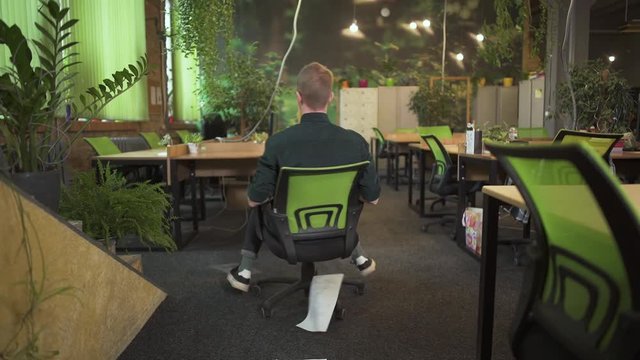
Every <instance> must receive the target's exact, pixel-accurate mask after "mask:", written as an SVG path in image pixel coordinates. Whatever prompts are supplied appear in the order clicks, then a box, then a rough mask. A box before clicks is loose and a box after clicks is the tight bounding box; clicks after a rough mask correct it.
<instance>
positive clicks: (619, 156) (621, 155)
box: [611, 151, 640, 160]
mask: <svg viewBox="0 0 640 360" xmlns="http://www.w3.org/2000/svg"><path fill="white" fill-rule="evenodd" d="M611 159H613V160H638V159H640V151H623V152H617V153H614V152H611Z"/></svg>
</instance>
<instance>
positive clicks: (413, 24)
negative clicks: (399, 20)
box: [409, 21, 418, 30]
mask: <svg viewBox="0 0 640 360" xmlns="http://www.w3.org/2000/svg"><path fill="white" fill-rule="evenodd" d="M409 28H410V29H411V30H415V29H417V28H418V23H416V22H415V21H412V22H410V23H409Z"/></svg>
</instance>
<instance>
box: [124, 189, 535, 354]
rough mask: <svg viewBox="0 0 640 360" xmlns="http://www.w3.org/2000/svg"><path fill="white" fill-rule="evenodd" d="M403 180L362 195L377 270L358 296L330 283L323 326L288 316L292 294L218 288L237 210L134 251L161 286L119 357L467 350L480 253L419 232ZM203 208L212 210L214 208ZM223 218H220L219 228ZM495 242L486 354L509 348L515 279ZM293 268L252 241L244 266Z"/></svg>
mask: <svg viewBox="0 0 640 360" xmlns="http://www.w3.org/2000/svg"><path fill="white" fill-rule="evenodd" d="M406 201H407V200H406V186H405V187H404V191H402V189H401V191H399V192H395V191H393V190H391V189H390V188H388V187H384V189H383V196H382V200H381V202H380V204H379V205H378V206H367V207H366V208H365V210H364V212H363V215H362V217H361V220H360V224H359V233H360V238H361V241H362V244H363V246H364V247H365V250H366V251H367V252H368V253H369V255H370V256H371V257H373V258H375V260H376V262H377V264H378V266H377V268H378V269H377V271H376V272H375V273H373V274H372V275H371V276H369V277H367V278H366V282H367V288H366V292H365V294H364V295H363V296H360V295H357V294H355V292H353V291H350V289H349V288H346V287H344V288H343V289H342V291H341V295H340V297H341V301H342V303H343V304H344V306H345V307H346V308H347V313H346V318H345V319H344V320H342V321H335V320H332V322H331V324H330V326H329V330H328V332H326V333H309V332H306V331H304V330H302V329H299V328H297V327H296V324H297V323H299V322H300V321H302V320H303V319H304V317H305V316H306V309H307V305H306V299H305V298H304V295H303V294H302V293H299V294H297V295H295V296H293V297H291V298H289V299H286V300H285V301H284V303H282V304H281V305H280V306H278V307H277V308H276V310H275V312H274V315H273V317H272V318H271V319H268V320H266V319H263V318H262V316H261V314H260V312H259V311H258V304H259V302H260V300H261V298H262V297H263V296H264V295H268V294H271V293H273V292H274V291H275V290H276V289H279V287H278V286H277V285H273V286H270V287H266V288H264V289H263V294H262V295H260V296H258V295H256V294H252V293H249V294H241V293H238V292H236V291H235V290H232V289H230V288H229V286H228V285H227V283H226V280H225V271H227V270H228V269H229V268H230V267H232V266H234V265H235V264H236V263H237V262H238V260H239V250H240V247H241V239H242V231H233V230H234V229H236V228H238V227H240V226H241V225H242V223H243V222H244V220H245V213H244V212H243V211H230V210H224V211H222V212H220V213H219V214H217V215H216V214H215V212H216V210H217V209H216V206H218V207H219V206H220V205H219V204H215V203H210V206H211V209H210V210H209V215H210V216H209V218H208V219H207V221H206V222H204V223H203V224H202V225H201V231H200V233H199V234H198V236H197V237H196V238H195V239H194V240H192V241H191V243H190V244H189V245H188V246H187V247H186V248H185V249H183V250H181V251H179V252H175V253H172V254H168V253H162V252H153V253H145V254H144V255H143V266H144V272H145V274H146V275H147V276H148V277H149V278H150V279H151V280H153V281H154V282H155V283H156V284H158V285H159V286H160V287H162V288H163V289H164V290H165V291H166V292H167V293H168V294H169V296H168V297H167V299H166V300H165V301H164V302H163V303H162V304H161V305H160V307H159V308H158V309H157V311H156V312H155V313H154V314H153V316H152V317H151V319H150V320H149V321H148V323H147V324H146V325H145V326H144V328H143V329H142V331H141V332H140V333H139V334H138V335H137V337H136V338H135V339H134V341H133V342H132V343H131V344H130V346H129V347H128V348H127V349H126V350H125V351H124V353H123V354H122V355H121V357H120V359H123V360H126V359H230V360H231V359H256V360H257V359H269V360H273V359H280V360H286V359H354V360H355V359H473V358H474V355H475V336H476V317H477V306H478V284H479V272H480V263H479V262H478V261H476V260H474V259H473V258H471V257H470V256H469V255H467V254H466V253H464V252H463V251H462V250H461V249H460V248H458V246H457V245H456V244H455V243H453V242H452V241H451V240H449V237H448V234H449V232H450V228H449V227H440V226H434V227H433V228H432V230H430V233H429V234H425V233H423V232H421V231H420V226H421V224H422V223H424V222H425V221H427V220H425V219H420V218H419V217H418V216H417V214H415V213H414V212H413V211H411V210H410V209H409V208H408V207H407V205H406ZM214 215H215V216H214ZM223 228H224V229H223ZM512 255H513V254H512V252H511V249H510V248H509V247H500V249H499V258H498V261H499V263H498V278H497V285H496V288H497V291H496V317H495V327H494V356H493V358H494V359H511V358H512V357H511V354H510V351H509V346H508V340H507V339H508V329H509V326H510V323H511V319H512V316H513V312H514V309H515V306H516V302H517V299H518V295H519V292H520V287H521V281H522V272H523V268H522V267H516V266H515V265H513V262H512ZM336 272H342V273H344V274H345V276H346V277H353V278H358V277H359V274H358V273H357V270H356V268H355V267H354V266H353V265H352V264H350V263H349V261H348V260H341V261H331V262H327V263H323V264H321V265H320V266H319V273H336ZM297 274H298V268H297V267H295V266H291V265H288V264H287V263H286V262H285V261H283V260H280V259H278V258H276V257H275V256H273V255H272V254H270V253H269V251H268V250H267V249H266V248H264V249H263V251H261V253H260V257H259V259H258V261H257V262H256V264H255V271H254V276H261V275H263V276H264V275H269V276H273V275H291V276H295V275H297Z"/></svg>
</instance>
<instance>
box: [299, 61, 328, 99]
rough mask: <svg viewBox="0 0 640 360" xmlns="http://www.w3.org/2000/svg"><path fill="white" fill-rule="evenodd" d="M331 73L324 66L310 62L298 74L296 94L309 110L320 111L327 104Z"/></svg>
mask: <svg viewBox="0 0 640 360" xmlns="http://www.w3.org/2000/svg"><path fill="white" fill-rule="evenodd" d="M332 86H333V73H332V72H331V70H329V69H328V68H327V67H326V66H324V65H322V64H320V63H317V62H312V63H310V64H307V65H305V66H304V67H303V68H302V70H300V73H298V93H300V96H301V97H302V101H303V102H304V103H305V104H307V106H308V107H309V108H311V109H322V108H324V107H326V106H327V104H329V100H330V99H331V88H332Z"/></svg>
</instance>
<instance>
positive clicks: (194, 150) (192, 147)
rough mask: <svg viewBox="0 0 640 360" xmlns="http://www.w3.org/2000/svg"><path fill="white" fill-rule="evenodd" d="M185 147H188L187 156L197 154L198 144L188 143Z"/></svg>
mask: <svg viewBox="0 0 640 360" xmlns="http://www.w3.org/2000/svg"><path fill="white" fill-rule="evenodd" d="M187 146H189V154H197V153H198V148H199V147H200V144H196V143H188V144H187Z"/></svg>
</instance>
